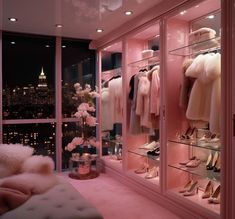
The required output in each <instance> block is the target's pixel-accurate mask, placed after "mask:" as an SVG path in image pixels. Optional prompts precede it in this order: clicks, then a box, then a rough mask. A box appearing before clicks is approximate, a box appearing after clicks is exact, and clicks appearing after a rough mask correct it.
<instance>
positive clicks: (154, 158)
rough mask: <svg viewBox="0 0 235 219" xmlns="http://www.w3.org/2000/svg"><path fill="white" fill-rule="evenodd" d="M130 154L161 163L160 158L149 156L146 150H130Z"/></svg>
mask: <svg viewBox="0 0 235 219" xmlns="http://www.w3.org/2000/svg"><path fill="white" fill-rule="evenodd" d="M128 152H129V153H133V154H136V155H139V156H142V157H147V158H149V159H152V160H154V161H158V162H159V161H160V156H152V155H148V154H147V152H148V150H145V149H140V148H137V149H133V150H128Z"/></svg>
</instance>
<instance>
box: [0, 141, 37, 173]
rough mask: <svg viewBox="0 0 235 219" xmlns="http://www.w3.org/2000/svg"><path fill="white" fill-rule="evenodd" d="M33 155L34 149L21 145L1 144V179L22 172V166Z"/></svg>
mask: <svg viewBox="0 0 235 219" xmlns="http://www.w3.org/2000/svg"><path fill="white" fill-rule="evenodd" d="M32 154H33V148H31V147H29V146H24V145H21V144H0V178H2V177H6V176H10V175H12V174H15V173H17V172H18V171H19V170H20V167H21V164H22V163H23V162H24V161H25V160H26V159H27V158H29V157H31V156H32Z"/></svg>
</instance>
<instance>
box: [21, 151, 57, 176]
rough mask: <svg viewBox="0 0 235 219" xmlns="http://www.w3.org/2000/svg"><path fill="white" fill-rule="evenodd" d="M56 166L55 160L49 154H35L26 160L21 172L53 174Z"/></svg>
mask: <svg viewBox="0 0 235 219" xmlns="http://www.w3.org/2000/svg"><path fill="white" fill-rule="evenodd" d="M54 168H55V164H54V161H53V160H52V158H50V157H48V156H42V155H35V156H31V157H30V158H28V159H27V160H25V161H24V163H23V164H22V167H21V172H27V173H40V174H52V173H53V170H54Z"/></svg>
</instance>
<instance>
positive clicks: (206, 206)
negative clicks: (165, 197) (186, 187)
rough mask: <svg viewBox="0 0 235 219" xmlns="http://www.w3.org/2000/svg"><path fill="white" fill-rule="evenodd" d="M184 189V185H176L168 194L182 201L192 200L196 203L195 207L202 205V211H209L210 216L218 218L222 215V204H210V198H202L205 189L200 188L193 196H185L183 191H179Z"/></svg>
mask: <svg viewBox="0 0 235 219" xmlns="http://www.w3.org/2000/svg"><path fill="white" fill-rule="evenodd" d="M181 189H182V187H176V188H173V189H170V190H168V192H167V193H168V194H170V195H171V196H173V197H174V198H176V199H177V200H178V201H179V202H180V203H182V202H187V203H188V202H191V203H192V204H194V205H195V207H200V208H201V211H205V212H207V213H208V214H209V215H211V214H214V215H211V217H210V218H218V217H219V215H220V205H215V204H210V203H208V199H202V195H203V191H200V190H198V194H195V195H192V196H187V197H186V196H183V194H182V193H179V191H180V190H181Z"/></svg>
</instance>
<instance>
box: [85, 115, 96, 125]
mask: <svg viewBox="0 0 235 219" xmlns="http://www.w3.org/2000/svg"><path fill="white" fill-rule="evenodd" d="M86 123H87V125H89V126H96V118H95V117H93V116H91V115H89V116H87V117H86Z"/></svg>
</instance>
